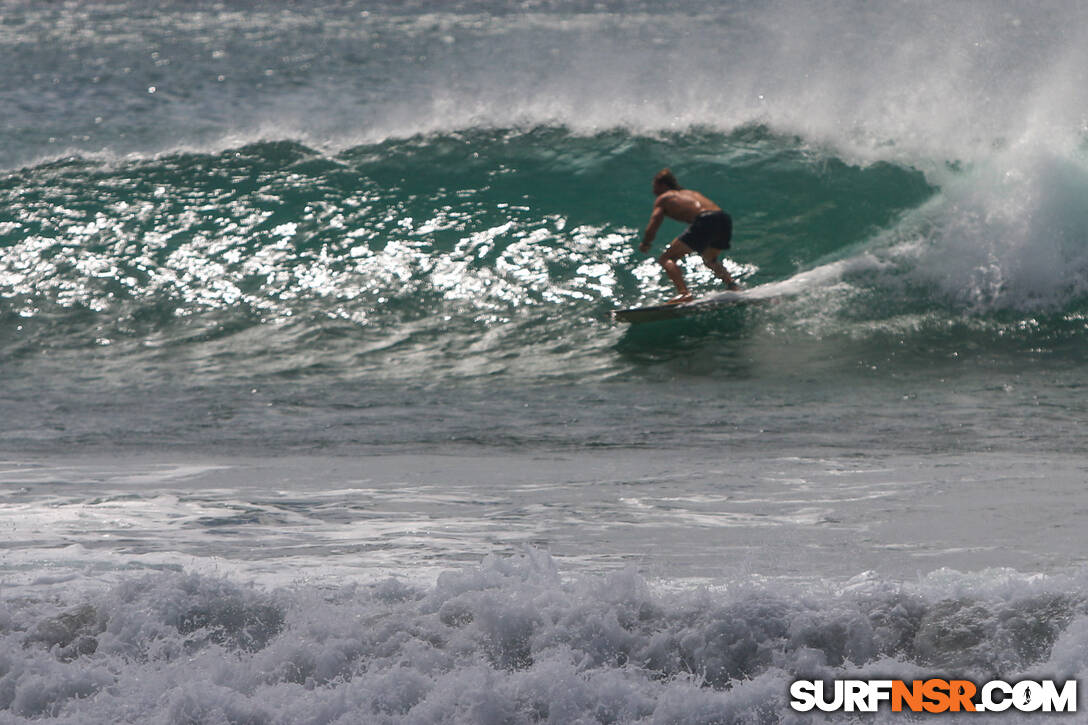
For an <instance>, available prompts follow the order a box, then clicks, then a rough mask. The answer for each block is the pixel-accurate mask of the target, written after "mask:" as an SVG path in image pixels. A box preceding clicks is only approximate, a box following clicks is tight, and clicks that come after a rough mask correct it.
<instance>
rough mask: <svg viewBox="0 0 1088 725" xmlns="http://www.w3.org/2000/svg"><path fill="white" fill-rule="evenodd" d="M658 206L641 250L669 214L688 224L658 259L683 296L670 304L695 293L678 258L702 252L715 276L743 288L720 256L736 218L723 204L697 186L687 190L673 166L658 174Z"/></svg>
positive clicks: (647, 247) (727, 284) (728, 285)
mask: <svg viewBox="0 0 1088 725" xmlns="http://www.w3.org/2000/svg"><path fill="white" fill-rule="evenodd" d="M653 188H654V196H655V197H657V199H656V200H655V201H654V209H653V212H652V213H651V214H650V223H649V224H647V225H646V232H645V233H644V234H643V235H642V244H640V245H638V249H639V251H640V252H643V253H648V252H649V251H650V244H652V243H653V241H654V237H655V236H657V230H658V229H660V228H661V223H662V222H663V221H665V217H669V218H670V219H676V220H677V221H681V222H684V223H685V224H688V225H689V226H688V228H687V229H686V230H685V231H684V233H683V234H681V235H680V236H678V237H677V238H676V239H674V240H673V241H672V244H670V245H669V247H668V249H666V250H665V252H664V254H662V255H661V256H660V257H658V258H657V262H658V264H660V265H661V266H662V267H664V268H665V274H667V275H668V276H669V279H671V280H672V283H673V284H674V285H676V289H677V291H679V293H680V294H679V296H677V297H674V298H673V299H671V300H669V304H677V303H680V302H687V301H688V300H690V299H691V297H692V296H691V292H690V291H688V286H687V284H685V283H684V275H683V274H682V273H681V272H680V266H679V265H678V264H677V261H679V260H680V259H682V258H683V257H685V256H687V255H689V254H691V253H692V252H698V254H699V256H700V257H702V259H703V264H705V265H706V266H707V267H709V268H710V271H712V272H713V273H714V275H715V276H716V277H717V278H718V279H720V280H721V281H723V282H725V287H726V289H731V290H739V289H740V286H739V285H737V283H736V282H734V281H733V278H732V277H731V276H730V275H729V271H728V270H727V269H726V268H725V267H724V266H723V265H722V263H721V262H719V261H718V255H719V254H721V253H722V250H725V249H729V240H730V239H731V238H732V237H733V219H732V218H731V217H730V216H729V215H728V214H726V213H725V212H724V211H722V209H721V207H720V206H718V205H717V204H715V203H714V202H712V201H711V200H710V199H708V198H706V197H705V196H703V195H702V194H700V193H699V192H697V191H695V190H694V189H685V188H684V187H682V186H680V184H679V182H677V180H676V176H674V175H673V173H672V171H670V170H669V169H662V170H661V171H659V172H657V174H656V175H655V176H654V187H653Z"/></svg>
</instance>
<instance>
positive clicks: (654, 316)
mask: <svg viewBox="0 0 1088 725" xmlns="http://www.w3.org/2000/svg"><path fill="white" fill-rule="evenodd" d="M868 264H869V263H868V262H866V261H865V260H857V259H854V260H840V261H838V262H831V263H829V264H824V265H821V266H819V267H815V268H813V269H810V270H807V271H804V272H799V273H798V274H795V275H794V276H792V277H790V278H788V279H783V280H779V281H778V282H767V283H766V284H761V285H757V286H755V287H749V288H747V289H742V290H740V291H737V292H732V291H723V292H715V293H713V294H709V295H705V296H703V297H698V298H696V299H694V300H692V301H690V302H684V303H682V304H678V305H650V306H649V307H629V308H627V309H625V310H615V311H613V312H612V319H613V320H616V321H618V322H632V323H638V322H656V321H658V320H675V319H677V318H680V317H691V316H693V315H700V314H703V313H706V312H710V311H712V310H717V309H721V308H723V307H730V306H732V305H748V304H752V303H756V302H772V301H774V300H777V299H781V298H784V297H791V296H793V295H797V294H800V293H801V292H803V291H804V290H808V289H813V288H815V287H821V286H825V285H828V284H832V283H834V282H836V281H837V280H839V279H841V278H842V275H843V273H844V272H846V271H848V270H850V269H854V268H861V269H864V268H868Z"/></svg>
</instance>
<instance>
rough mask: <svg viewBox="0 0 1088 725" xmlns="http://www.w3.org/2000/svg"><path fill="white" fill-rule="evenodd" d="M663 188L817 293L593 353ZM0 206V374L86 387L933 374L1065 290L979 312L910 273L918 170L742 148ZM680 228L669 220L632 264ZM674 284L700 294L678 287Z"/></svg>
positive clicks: (237, 152)
mask: <svg viewBox="0 0 1088 725" xmlns="http://www.w3.org/2000/svg"><path fill="white" fill-rule="evenodd" d="M664 166H670V167H671V168H673V169H674V170H675V171H676V173H677V174H678V176H679V177H680V180H681V182H682V183H684V184H685V185H689V186H691V187H693V188H698V189H700V190H702V191H703V192H704V193H706V194H708V195H709V196H711V197H712V198H714V199H715V200H717V201H718V202H719V203H720V204H721V205H722V206H723V207H724V208H726V209H727V210H728V211H729V212H730V213H731V214H732V215H733V216H734V219H735V236H734V244H733V249H731V250H730V252H729V260H728V264H729V265H730V266H731V268H732V269H733V271H734V273H737V274H740V275H743V276H744V277H745V282H746V284H747V285H749V286H753V285H758V284H762V283H767V282H775V281H781V280H786V279H789V278H791V277H793V276H794V275H796V274H798V273H802V272H806V271H811V270H814V269H815V270H820V269H830V268H832V267H833V268H834V271H833V273H831V274H829V275H824V277H823V278H822V281H821V282H820V283H819V284H817V285H813V286H810V287H806V288H804V289H802V290H801V292H800V293H799V294H797V295H795V296H791V298H790V299H788V300H786V301H784V302H783V303H782V304H780V305H777V306H773V307H771V308H767V309H760V310H758V311H743V310H734V311H728V312H725V313H721V314H718V315H711V316H709V317H707V318H705V319H700V320H696V321H691V322H684V323H672V324H670V325H667V326H655V327H654V328H652V329H649V330H636V331H630V332H628V333H627V334H626V335H622V336H621V337H618V338H617V336H618V335H621V333H620V332H619V331H618V330H617V328H614V327H612V326H610V324H609V323H608V321H607V318H608V313H609V312H610V311H611V310H612V309H615V308H618V307H625V306H632V305H637V304H644V303H654V302H658V301H660V300H662V299H664V298H666V297H667V296H668V295H669V294H670V293H671V287H670V285H669V284H668V282H667V280H665V279H664V276H663V275H662V274H661V272H660V269H659V267H658V266H657V265H656V264H655V263H654V262H653V260H652V258H651V257H648V256H645V255H641V254H639V253H638V252H637V251H636V250H635V245H636V241H637V237H638V236H639V235H640V233H641V229H642V227H643V225H644V224H645V223H646V220H647V219H648V216H649V211H650V208H651V205H652V202H653V196H652V193H651V191H650V179H651V177H652V176H653V174H654V173H655V172H656V171H657V170H658V169H659V168H661V167H664ZM949 173H953V172H949ZM959 173H960V176H959V177H956V176H955V175H953V177H950V178H952V179H953V180H952V181H951V182H949V186H950V187H951V188H952V189H953V192H954V191H955V189H956V188H957V187H956V184H961V185H962V184H963V183H964V182H963V181H962V180H957V179H962V177H963V176H964V175H965V172H959ZM931 176H932V174H931ZM0 200H2V203H3V205H4V207H5V208H7V209H9V210H10V219H11V221H8V222H6V223H4V224H2V225H0V255H2V256H0V320H2V322H0V324H2V325H3V328H4V332H5V334H4V335H3V339H4V340H5V341H6V342H4V343H3V344H4V353H5V354H6V355H9V356H13V357H17V358H24V359H34V358H35V357H36V356H39V355H40V354H42V352H43V351H46V350H51V351H54V353H57V354H61V353H63V351H71V352H73V353H78V351H80V350H87V349H92V348H93V349H95V350H97V351H99V353H100V354H101V355H103V356H104V358H105V361H106V364H107V365H109V364H115V365H119V366H131V365H133V364H139V362H140V361H144V362H147V363H148V364H152V363H153V362H155V361H161V360H163V359H169V360H171V361H178V360H186V359H188V360H189V361H190V362H191V363H192V365H193V366H194V367H199V368H200V369H201V370H202V371H203V372H204V373H212V374H214V373H222V374H230V373H229V371H230V370H232V369H234V368H235V366H236V365H238V364H239V363H240V361H242V360H244V361H246V366H247V368H248V369H249V370H250V371H251V372H252V371H253V369H254V368H256V371H257V372H261V371H263V372H268V373H281V372H284V371H289V370H299V369H308V368H310V367H311V366H316V367H317V368H318V369H321V370H326V371H333V372H334V373H335V374H337V375H356V374H367V375H387V374H393V373H392V372H391V367H392V366H391V363H394V362H395V368H396V370H397V371H399V372H397V373H396V374H398V375H424V374H430V375H436V376H437V377H438V378H442V377H443V376H446V375H453V376H461V375H467V376H478V375H483V376H487V375H493V374H496V373H502V372H520V373H525V372H526V371H528V373H529V374H530V375H541V376H544V377H550V376H553V375H565V374H571V373H573V374H576V375H586V374H590V373H599V374H602V375H610V374H615V373H617V372H622V371H624V370H626V369H628V368H629V367H630V365H632V364H634V365H635V366H638V365H641V364H643V363H645V362H646V361H656V360H659V359H661V358H662V357H665V358H667V357H669V356H670V355H674V354H683V353H685V352H690V351H691V350H693V349H703V348H704V347H705V346H707V345H710V346H711V348H712V349H717V348H716V347H715V346H720V345H721V344H723V342H722V341H725V344H728V341H729V340H731V339H735V338H736V337H737V336H745V335H751V334H773V335H778V336H781V337H785V338H787V339H791V340H794V341H800V342H802V343H805V344H812V345H816V346H819V345H821V344H823V342H824V341H826V340H834V341H835V342H834V345H835V346H836V347H840V348H841V347H843V345H844V344H845V345H847V346H849V345H850V344H855V343H856V341H857V340H859V339H860V340H862V341H863V343H864V342H865V341H869V342H870V343H872V344H876V345H878V346H880V347H885V346H892V347H894V346H895V345H900V344H902V342H903V341H904V339H906V340H907V341H909V344H910V345H911V347H912V348H915V349H918V348H923V349H924V348H927V347H930V348H933V349H935V350H937V351H938V355H943V354H945V352H946V350H945V348H946V347H947V345H948V344H954V343H955V342H956V341H958V340H959V339H960V338H962V336H963V335H964V334H967V335H969V336H972V337H974V338H977V341H978V344H981V345H983V346H985V347H991V346H992V347H995V348H999V347H1001V346H1004V345H1005V344H1006V343H1007V341H1008V339H1010V338H1011V339H1021V340H1022V345H1021V346H1026V347H1028V348H1031V347H1040V346H1042V347H1047V348H1048V349H1049V348H1052V347H1055V346H1059V347H1060V346H1061V345H1062V344H1066V343H1068V341H1069V339H1071V337H1073V336H1075V335H1077V334H1078V333H1079V331H1080V330H1082V329H1083V315H1082V311H1083V310H1084V309H1085V306H1084V305H1083V304H1082V302H1080V301H1079V300H1080V297H1079V293H1078V290H1077V289H1076V286H1075V285H1074V286H1072V287H1070V289H1069V290H1068V291H1067V292H1066V293H1065V297H1064V298H1061V299H1060V300H1059V303H1058V304H1053V303H1051V304H1050V307H1049V308H1047V309H1044V310H1042V311H1041V312H1040V310H1039V309H1036V308H1032V309H1030V310H1028V311H1026V312H1025V311H1024V310H1019V309H1017V306H1016V305H1015V304H1012V305H1005V304H994V303H993V300H990V301H988V304H989V306H983V307H982V308H981V309H980V308H979V306H978V304H977V303H978V299H974V300H959V299H957V298H956V297H955V295H952V296H950V295H948V294H945V293H944V292H943V291H942V289H941V285H940V284H937V283H935V282H934V280H933V279H932V278H928V277H927V276H926V275H927V274H929V273H930V272H932V269H931V268H930V267H929V266H928V263H929V261H931V260H935V262H936V263H937V264H942V263H943V264H945V265H947V264H948V255H949V253H948V251H947V249H946V248H947V247H948V246H949V245H948V243H947V242H946V241H943V240H944V239H945V237H948V236H949V235H953V234H955V232H956V229H955V227H954V226H950V225H949V223H948V220H949V219H954V218H956V217H955V216H954V214H952V213H950V212H949V208H950V207H954V208H955V210H956V211H957V213H958V211H959V210H962V209H963V204H962V203H961V202H959V201H958V200H957V198H956V197H955V196H952V197H949V192H948V190H947V189H945V188H938V187H937V186H935V185H934V183H933V182H931V181H927V176H926V175H924V174H923V173H921V172H920V171H919V170H916V169H912V168H906V167H903V166H899V165H895V164H891V163H876V164H873V165H869V166H865V167H859V166H853V165H850V164H847V163H845V162H843V161H842V160H840V159H838V158H837V157H835V156H834V155H833V154H831V153H830V152H827V151H824V150H821V149H820V148H814V147H812V146H810V145H807V144H806V143H805V142H804V141H803V140H802V139H798V138H794V137H782V136H778V135H774V134H772V133H770V132H768V131H767V130H766V129H764V128H761V127H750V128H745V129H742V130H741V131H738V132H735V133H732V134H728V135H725V134H720V133H715V132H710V131H704V132H698V131H692V132H687V133H683V134H674V135H667V136H659V137H647V136H639V135H633V134H630V133H627V132H622V131H615V132H609V133H603V134H597V135H593V136H584V135H577V134H572V133H570V132H568V131H567V130H565V129H562V128H537V129H532V130H502V131H479V130H478V131H472V132H465V133H461V134H445V135H439V136H419V137H414V138H410V139H400V140H390V141H386V142H383V143H380V144H375V145H365V146H358V147H355V148H352V149H350V150H347V151H345V152H343V153H340V154H337V155H330V154H326V153H323V152H320V151H316V150H314V149H311V148H307V147H305V146H303V145H300V144H297V143H293V142H265V143H258V144H252V145H248V146H245V147H241V148H238V149H234V150H229V151H225V152H221V153H215V154H208V153H185V154H173V155H165V156H159V157H154V158H144V159H135V160H124V161H116V162H103V161H94V160H88V159H86V158H68V159H64V160H60V161H56V162H52V163H48V164H43V165H39V166H35V167H29V168H25V169H22V170H20V171H18V172H15V173H12V174H9V175H7V176H6V177H4V178H3V179H0ZM977 213H978V212H976V214H977ZM682 229H683V227H682V225H680V224H678V223H675V222H668V223H667V224H666V226H665V227H664V228H663V229H662V232H661V234H660V235H659V240H658V243H657V245H656V248H657V249H658V250H660V249H661V248H663V246H664V245H665V244H667V242H668V240H669V239H670V238H671V237H672V236H674V235H676V234H678V233H679V232H680V231H682ZM1074 231H1075V230H1074ZM965 233H966V232H964V234H965ZM961 236H963V234H961ZM956 239H958V237H957V238H956ZM942 244H943V245H944V246H942ZM953 249H954V245H953ZM942 255H943V259H942ZM996 263H997V264H999V265H1000V263H1001V260H1000V259H999V260H997V262H996ZM829 265H830V267H829ZM923 271H924V272H925V273H924V274H923V273H922V272H923ZM687 274H688V276H689V279H690V281H691V283H692V285H693V286H694V287H695V289H696V290H699V291H705V292H709V291H714V290H716V289H719V283H718V282H717V281H716V280H714V279H713V277H712V276H711V275H710V274H709V272H708V271H707V270H705V269H702V268H701V266H700V265H698V264H695V263H693V264H691V265H690V266H689V267H687ZM994 299H996V300H997V301H998V302H1000V299H999V298H994ZM1036 307H1038V305H1036ZM950 331H951V332H950ZM1040 341H1041V343H1040ZM991 343H992V345H991ZM865 344H868V343H865ZM617 350H618V351H620V353H621V355H620V356H618V357H617V355H616V351H617ZM518 360H520V361H521V362H520V363H519V362H511V361H518ZM530 361H531V362H530ZM155 364H157V363H155ZM526 366H528V367H526Z"/></svg>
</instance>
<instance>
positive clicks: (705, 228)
mask: <svg viewBox="0 0 1088 725" xmlns="http://www.w3.org/2000/svg"><path fill="white" fill-rule="evenodd" d="M732 238H733V218H732V217H731V216H729V215H728V214H726V213H725V212H724V211H704V212H703V213H702V214H700V215H699V216H697V217H695V221H693V222H692V223H691V226H690V227H688V228H687V230H686V231H685V232H684V233H683V234H681V235H680V241H681V242H683V243H684V244H686V245H688V246H689V247H691V248H692V249H694V250H695V251H696V252H698V253H699V254H702V253H703V252H704V251H706V248H707V247H712V248H714V249H729V241H730V240H731V239H732Z"/></svg>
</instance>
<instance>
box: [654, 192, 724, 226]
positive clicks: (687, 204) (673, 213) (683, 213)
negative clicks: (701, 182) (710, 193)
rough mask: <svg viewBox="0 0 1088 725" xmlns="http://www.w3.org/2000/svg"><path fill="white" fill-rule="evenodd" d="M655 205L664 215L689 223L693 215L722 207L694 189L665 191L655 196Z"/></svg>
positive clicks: (693, 217) (693, 218)
mask: <svg viewBox="0 0 1088 725" xmlns="http://www.w3.org/2000/svg"><path fill="white" fill-rule="evenodd" d="M654 203H655V205H657V206H660V207H661V210H662V211H664V212H665V216H667V217H669V218H670V219H675V220H676V221H678V222H684V223H685V224H691V223H692V222H693V221H695V217H697V216H699V215H700V214H702V213H703V212H707V211H721V210H722V208H721V207H720V206H718V205H717V204H715V203H714V202H712V201H711V200H710V199H707V198H706V197H705V196H703V195H702V194H700V193H699V192H697V191H695V190H694V189H677V190H675V191H666V192H665V193H664V194H661V195H660V196H658V197H657V201H656V202H654Z"/></svg>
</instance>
